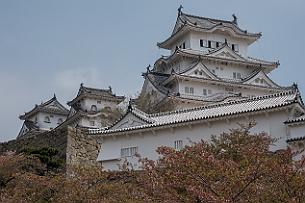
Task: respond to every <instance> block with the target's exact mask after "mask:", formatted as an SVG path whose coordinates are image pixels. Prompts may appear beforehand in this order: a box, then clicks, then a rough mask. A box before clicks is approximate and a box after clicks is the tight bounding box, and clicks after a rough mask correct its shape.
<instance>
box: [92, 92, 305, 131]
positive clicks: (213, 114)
mask: <svg viewBox="0 0 305 203" xmlns="http://www.w3.org/2000/svg"><path fill="white" fill-rule="evenodd" d="M298 97H300V95H299V94H297V93H296V92H295V91H286V92H281V93H276V94H272V95H265V96H261V97H254V98H251V99H243V100H238V101H231V102H226V103H221V104H211V105H207V106H203V107H197V108H192V109H184V110H177V111H172V112H165V113H159V114H149V115H147V114H146V115H147V119H151V120H153V121H154V122H153V123H149V124H144V125H141V126H135V127H126V128H123V129H117V130H116V129H113V130H112V129H108V130H90V131H89V133H91V134H111V133H116V132H126V131H132V130H139V129H144V128H153V127H158V126H166V125H174V124H178V123H185V122H192V121H198V120H206V119H213V118H219V117H225V116H233V115H238V114H243V113H250V112H256V111H264V110H268V109H274V108H280V107H285V106H288V105H292V104H296V103H299V104H300V99H298ZM300 105H301V106H302V104H300ZM138 111H139V110H138ZM143 115H145V114H143Z"/></svg>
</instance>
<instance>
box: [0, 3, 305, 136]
mask: <svg viewBox="0 0 305 203" xmlns="http://www.w3.org/2000/svg"><path fill="white" fill-rule="evenodd" d="M180 4H183V7H184V9H183V11H184V12H185V13H190V14H194V15H200V16H206V17H212V18H220V19H229V20H231V19H232V16H231V15H232V14H233V13H235V14H236V15H237V17H238V23H239V25H240V27H241V28H243V29H247V30H248V31H249V32H262V33H263V37H262V38H261V39H260V40H259V41H258V42H257V43H256V44H254V45H252V47H250V49H249V55H251V56H254V57H259V58H263V59H267V60H271V61H277V60H279V61H280V63H281V65H280V67H279V68H278V69H277V70H275V71H274V72H273V73H272V74H271V77H272V78H273V79H274V81H276V82H277V83H279V84H280V85H291V84H292V83H293V82H297V83H298V85H299V88H300V89H301V91H302V93H303V95H304V96H305V78H304V76H305V70H304V68H305V67H304V65H303V60H304V59H305V52H304V47H305V35H304V32H305V1H304V0H290V1H288V0H268V1H267V0H255V1H253V0H251V1H250V0H249V1H247V0H213V1H211V0H187V1H186V0H185V1H182V0H180V1H177V0H175V1H174V0H166V1H165V0H153V1H148V0H130V1H122V0H121V1H119V0H111V1H110V0H109V1H101V0H88V1H85V0H49V1H47V0H45V1H43V0H26V1H25V0H1V1H0V93H1V94H0V95H1V100H0V101H1V105H0V141H6V140H10V139H13V138H15V137H16V135H17V133H18V132H19V130H20V128H21V125H22V122H21V121H20V120H19V119H18V115H20V114H22V113H23V112H24V111H29V110H31V109H32V108H33V107H34V105H35V104H37V103H41V102H42V101H46V100H48V99H50V98H51V97H52V96H53V94H54V93H56V95H57V98H58V99H59V101H60V102H61V103H63V104H66V102H67V101H69V100H71V99H73V97H74V96H75V95H76V94H77V90H78V88H79V85H80V83H82V82H83V83H84V84H85V85H87V86H92V87H98V88H107V87H108V86H109V85H111V86H112V88H113V90H114V91H115V92H116V93H117V94H124V95H133V94H135V93H137V92H138V91H140V89H141V87H142V83H143V78H142V77H141V72H144V71H145V70H146V69H145V67H146V66H147V65H149V64H154V61H155V60H156V59H157V58H158V57H160V55H161V54H167V52H165V51H163V50H160V49H159V48H157V46H156V43H157V42H160V41H163V40H164V39H166V38H167V37H168V36H169V34H170V32H171V31H172V28H173V26H174V23H175V20H176V17H177V8H178V6H179V5H180Z"/></svg>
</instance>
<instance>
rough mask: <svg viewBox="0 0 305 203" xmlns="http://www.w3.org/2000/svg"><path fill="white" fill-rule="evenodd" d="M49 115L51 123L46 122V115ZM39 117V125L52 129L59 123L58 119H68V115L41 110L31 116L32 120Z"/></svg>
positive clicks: (41, 127) (43, 128)
mask: <svg viewBox="0 0 305 203" xmlns="http://www.w3.org/2000/svg"><path fill="white" fill-rule="evenodd" d="M46 116H48V117H49V118H50V123H46V122H45V117H46ZM36 117H37V124H36V125H37V126H39V128H40V129H42V130H51V129H54V128H56V127H57V126H58V125H59V124H58V120H59V119H60V118H61V119H62V120H63V121H65V120H66V116H63V115H56V114H50V113H44V112H39V113H38V114H36V115H35V116H33V117H31V118H30V120H31V121H33V122H35V118H36Z"/></svg>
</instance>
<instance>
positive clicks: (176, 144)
mask: <svg viewBox="0 0 305 203" xmlns="http://www.w3.org/2000/svg"><path fill="white" fill-rule="evenodd" d="M174 147H175V150H177V151H180V150H181V149H182V148H183V143H182V140H176V141H175V142H174Z"/></svg>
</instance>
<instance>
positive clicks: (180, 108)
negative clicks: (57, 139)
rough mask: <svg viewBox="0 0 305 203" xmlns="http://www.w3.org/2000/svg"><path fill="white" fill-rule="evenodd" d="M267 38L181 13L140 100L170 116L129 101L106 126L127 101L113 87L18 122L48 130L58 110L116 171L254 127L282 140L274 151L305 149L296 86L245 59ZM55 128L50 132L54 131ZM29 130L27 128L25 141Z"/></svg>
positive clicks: (268, 64)
mask: <svg viewBox="0 0 305 203" xmlns="http://www.w3.org/2000/svg"><path fill="white" fill-rule="evenodd" d="M261 36H262V34H261V33H251V32H248V31H247V30H243V29H241V28H240V27H239V26H238V20H237V17H236V16H235V15H233V19H232V20H219V19H211V18H206V17H200V16H194V15H190V14H186V13H184V12H182V7H180V8H179V9H178V15H177V20H176V23H175V26H174V29H173V32H172V33H171V35H170V36H169V37H168V38H167V39H166V40H164V41H163V42H161V43H158V47H159V48H163V49H167V50H169V52H170V54H169V56H162V57H161V58H159V59H158V60H156V62H155V63H154V66H153V67H152V68H151V67H148V68H147V70H146V72H145V73H143V77H144V84H143V87H142V91H141V94H140V98H148V99H149V103H150V104H152V106H153V108H159V107H168V110H170V111H165V112H157V113H151V112H143V109H142V110H140V109H139V106H137V102H135V104H133V103H132V102H130V104H129V106H128V108H127V110H126V113H125V114H124V115H123V116H122V117H121V118H120V119H118V120H117V121H116V122H114V123H111V124H109V123H108V124H107V126H106V127H105V125H103V124H102V123H103V119H102V118H101V117H100V115H101V113H102V112H101V110H102V109H103V108H105V107H107V108H111V109H114V108H117V106H118V104H119V103H121V102H122V101H123V100H124V99H125V98H124V97H123V96H116V95H115V94H113V93H112V90H111V88H110V89H108V90H102V89H94V88H88V87H84V86H83V85H81V87H80V89H79V92H78V94H77V97H76V98H75V99H73V100H72V101H70V102H68V105H69V106H70V111H69V112H68V111H67V110H66V109H65V108H63V106H62V105H60V103H59V102H58V101H57V100H56V98H55V99H54V98H53V99H52V100H50V101H48V102H46V103H44V104H41V105H39V106H36V107H35V108H34V109H33V110H32V111H30V112H29V113H26V114H25V115H24V116H21V117H20V118H22V119H24V120H25V122H24V126H35V127H33V129H37V128H41V129H44V128H45V126H46V125H45V124H44V123H41V122H40V120H41V117H44V119H45V120H44V122H45V121H49V120H48V119H46V118H47V116H48V117H51V114H48V115H46V114H45V112H47V113H50V112H51V111H46V110H45V109H56V110H54V111H52V116H53V117H54V119H55V120H56V119H57V121H58V122H57V124H58V126H57V127H60V126H65V125H66V126H72V127H82V128H84V127H85V128H86V131H85V132H86V136H88V137H90V138H93V139H96V140H98V142H99V143H101V146H100V150H99V155H98V157H97V158H96V161H98V162H101V163H102V165H103V167H104V169H106V170H108V169H109V170H118V169H119V165H120V164H122V163H123V162H125V161H127V162H128V163H129V166H130V167H132V168H138V167H139V165H138V162H137V159H138V158H136V157H135V154H137V153H139V154H141V156H143V157H148V158H150V159H157V158H158V155H157V153H156V152H155V150H156V148H157V147H158V146H161V145H162V146H170V147H173V148H175V149H176V150H180V149H181V148H183V147H184V146H185V145H190V144H191V142H194V141H200V140H206V141H209V140H210V139H211V135H218V134H220V133H222V132H224V131H228V129H232V128H236V127H238V124H247V123H249V122H251V121H255V122H256V126H255V127H254V128H253V129H252V131H253V132H254V133H255V132H257V133H259V132H266V133H268V134H269V135H270V136H271V137H273V138H276V139H277V142H276V144H275V145H274V146H272V149H273V150H278V149H281V148H286V147H287V146H294V147H296V146H297V147H302V146H303V144H302V143H303V139H304V136H305V134H304V132H305V117H304V114H305V108H304V104H303V101H302V98H301V95H300V92H299V90H298V88H297V85H295V84H293V85H291V86H289V87H283V86H281V85H279V84H276V83H275V82H274V81H273V80H272V79H271V78H270V77H269V76H268V75H269V73H270V72H271V71H273V70H274V69H276V68H278V66H279V62H278V61H276V62H272V61H266V60H262V59H257V58H254V57H250V56H248V55H247V50H248V48H249V46H250V45H251V44H253V43H255V42H256V41H257V40H258V39H259V38H260V37H261ZM36 115H41V116H40V117H39V116H36ZM60 116H66V117H65V118H66V119H65V121H63V120H60V121H61V122H60V121H59V118H60V119H62V117H60ZM36 118H38V119H37V120H36ZM33 119H34V120H33ZM29 122H30V123H31V125H29V124H28V123H29ZM50 122H51V121H50ZM51 124H52V125H47V128H48V129H49V130H52V129H54V124H53V123H52V122H51ZM29 128H30V127H23V129H22V130H21V133H20V135H19V136H22V135H23V134H24V133H26V132H27V131H29ZM24 129H26V130H24ZM300 143H301V144H300Z"/></svg>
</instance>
